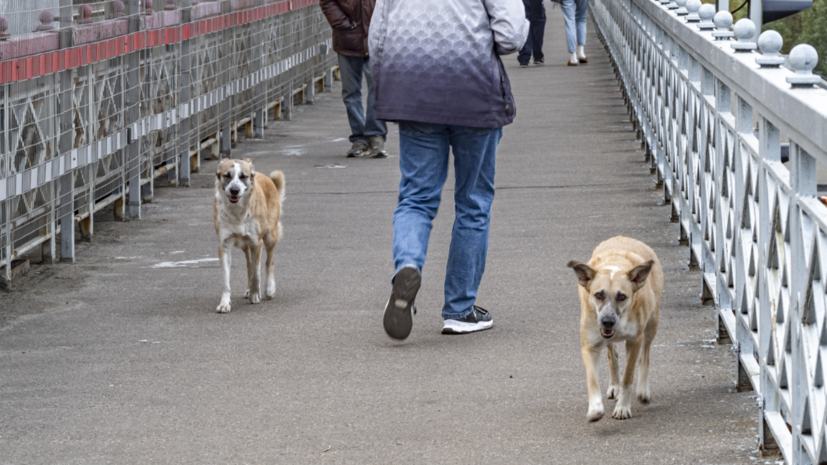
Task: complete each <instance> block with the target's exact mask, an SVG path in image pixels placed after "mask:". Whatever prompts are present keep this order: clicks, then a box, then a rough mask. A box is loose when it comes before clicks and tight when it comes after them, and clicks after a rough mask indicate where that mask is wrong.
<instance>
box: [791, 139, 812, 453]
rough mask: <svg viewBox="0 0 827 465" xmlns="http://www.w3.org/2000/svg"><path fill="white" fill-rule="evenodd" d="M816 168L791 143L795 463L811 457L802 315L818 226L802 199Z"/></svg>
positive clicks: (799, 149)
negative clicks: (810, 247) (805, 445)
mask: <svg viewBox="0 0 827 465" xmlns="http://www.w3.org/2000/svg"><path fill="white" fill-rule="evenodd" d="M816 169H817V163H816V161H815V159H814V158H813V157H812V156H810V155H809V154H808V153H807V152H805V151H804V150H802V149H801V147H799V146H798V145H797V144H790V187H791V188H792V194H793V198H792V199H791V202H790V203H791V206H792V212H791V214H792V215H793V218H792V222H791V226H792V228H793V230H792V234H791V235H790V236H791V237H790V243H791V244H790V245H791V248H792V254H793V256H792V260H791V267H792V270H791V271H792V280H791V281H792V282H791V286H790V288H791V289H790V291H791V295H790V301H791V302H790V303H791V305H790V307H791V308H790V318H789V323H788V324H791V325H792V327H791V328H790V329H791V337H792V370H791V371H792V381H791V383H790V384H791V385H790V395H791V398H792V399H791V401H792V402H791V403H792V412H790V416H791V417H792V418H793V421H794V423H793V431H792V453H793V457H792V460H791V462H792V463H804V459H805V458H806V457H807V454H806V453H805V452H804V451H803V450H802V445H801V434H802V418H803V416H804V415H803V413H804V408H805V406H806V402H805V398H806V396H807V368H806V354H804V353H803V351H804V348H803V344H802V340H801V339H802V335H801V329H802V328H801V327H802V324H803V323H802V318H801V315H802V306H803V304H804V298H805V292H806V289H807V280H808V275H807V260H808V257H807V254H806V252H805V250H806V244H805V241H807V240H808V237H807V235H806V234H807V233H808V229H812V228H815V226H814V225H813V224H812V220H809V219H807V218H806V214H805V213H804V211H803V209H802V208H801V205H800V201H801V198H802V197H812V196H815V195H816V194H817V191H818V186H817V183H816ZM815 234H818V231H815ZM810 240H811V239H810Z"/></svg>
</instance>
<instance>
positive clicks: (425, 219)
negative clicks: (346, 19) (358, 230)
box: [370, 0, 529, 339]
mask: <svg viewBox="0 0 827 465" xmlns="http://www.w3.org/2000/svg"><path fill="white" fill-rule="evenodd" d="M528 26H529V24H528V21H527V20H526V19H525V9H524V8H523V5H522V4H521V2H520V0H417V1H411V0H378V1H377V3H376V13H375V15H374V18H373V22H372V23H371V28H370V52H371V57H372V58H373V60H372V63H371V67H372V68H373V75H374V78H375V79H376V89H377V92H376V115H377V117H378V118H380V119H383V120H386V121H396V122H398V123H399V169H400V171H401V174H402V179H401V180H400V182H399V198H398V204H397V207H396V210H395V211H394V214H393V262H394V267H395V273H394V276H393V278H392V291H391V297H390V299H389V300H388V302H387V304H386V305H385V313H384V316H383V324H384V327H385V331H386V332H387V333H388V335H389V336H390V337H392V338H395V339H405V338H406V337H408V335H409V334H410V332H411V328H412V325H413V313H414V301H415V299H416V294H417V292H418V291H419V286H420V282H421V273H422V267H423V265H424V264H425V255H426V253H427V250H428V239H429V237H430V233H431V226H432V221H433V219H434V218H435V217H436V214H437V209H438V207H439V203H440V198H441V194H442V187H443V184H444V183H445V179H446V177H447V174H448V161H449V151H452V152H453V154H454V176H455V186H454V201H455V203H456V210H455V214H456V218H455V220H454V228H453V231H452V233H451V245H450V250H449V253H448V266H447V268H446V270H445V289H444V292H445V303H444V305H443V307H442V318H443V320H444V323H443V328H442V332H443V333H445V334H451V333H468V332H473V331H479V330H483V329H488V328H490V327H491V326H492V325H493V318H492V316H491V314H490V313H489V312H488V311H486V310H484V309H483V308H481V307H478V306H477V305H475V303H476V296H477V289H478V288H479V285H480V280H481V279H482V275H483V272H484V271H485V261H486V254H487V251H488V227H489V219H490V214H491V203H492V201H493V200H494V171H495V170H494V168H495V160H496V153H497V144H498V143H499V141H500V137H501V136H502V133H503V126H505V125H507V124H509V123H511V122H512V121H513V120H514V115H515V108H514V98H513V97H512V95H511V85H510V83H509V81H508V76H507V75H506V73H505V68H504V66H503V63H502V61H501V60H500V57H499V56H500V55H507V54H510V53H515V52H517V51H518V50H519V49H520V48H521V47H522V46H523V44H524V43H525V40H526V36H527V35H528Z"/></svg>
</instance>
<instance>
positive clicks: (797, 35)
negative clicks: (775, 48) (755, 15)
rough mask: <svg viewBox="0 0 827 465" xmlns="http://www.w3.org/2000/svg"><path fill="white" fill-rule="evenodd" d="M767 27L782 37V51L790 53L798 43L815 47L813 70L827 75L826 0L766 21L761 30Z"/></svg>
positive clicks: (816, 1) (817, 0) (815, 0)
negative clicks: (815, 57)
mask: <svg viewBox="0 0 827 465" xmlns="http://www.w3.org/2000/svg"><path fill="white" fill-rule="evenodd" d="M736 7H737V5H736ZM745 9H746V8H745ZM768 29H774V30H776V31H778V33H779V34H781V36H782V37H783V38H784V48H783V49H782V50H781V51H782V53H785V54H786V53H790V50H791V49H792V48H793V47H795V46H796V45H798V44H810V45H812V46H813V47H815V49H816V51H817V52H818V66H817V67H816V69H815V70H813V71H814V72H816V73H818V74H821V75H822V76H825V77H827V0H813V7H812V8H810V9H809V10H805V11H802V12H801V13H797V14H794V15H792V16H788V17H786V18H784V19H780V20H778V21H773V22H771V23H767V24H765V25H764V27H763V30H765V31H766V30H768Z"/></svg>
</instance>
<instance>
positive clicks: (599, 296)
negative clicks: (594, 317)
mask: <svg viewBox="0 0 827 465" xmlns="http://www.w3.org/2000/svg"><path fill="white" fill-rule="evenodd" d="M594 298H595V299H597V300H603V299H605V298H606V294H603V291H600V292H598V293H597V294H595V295H594Z"/></svg>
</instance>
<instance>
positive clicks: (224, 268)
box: [215, 245, 232, 313]
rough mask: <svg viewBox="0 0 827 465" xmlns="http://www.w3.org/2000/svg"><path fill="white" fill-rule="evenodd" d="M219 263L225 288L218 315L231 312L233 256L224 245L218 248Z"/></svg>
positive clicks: (222, 290) (217, 309) (223, 288)
mask: <svg viewBox="0 0 827 465" xmlns="http://www.w3.org/2000/svg"><path fill="white" fill-rule="evenodd" d="M218 261H219V262H220V263H221V282H222V284H223V287H222V289H221V302H220V303H219V304H218V308H216V309H215V311H217V312H218V313H227V312H229V311H230V308H231V307H230V265H231V264H232V254H231V253H230V249H229V248H227V249H225V248H224V246H223V245H219V246H218Z"/></svg>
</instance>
